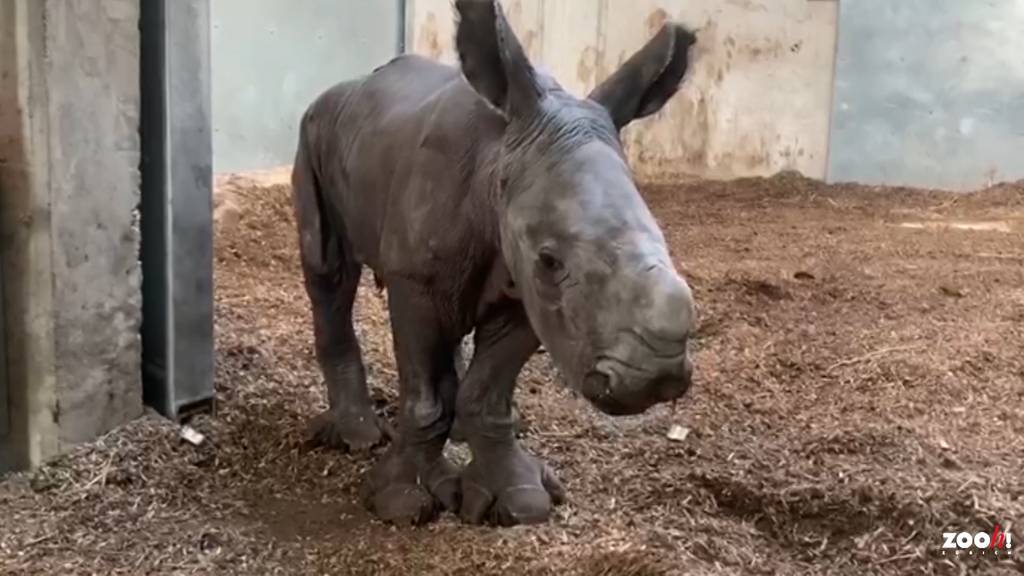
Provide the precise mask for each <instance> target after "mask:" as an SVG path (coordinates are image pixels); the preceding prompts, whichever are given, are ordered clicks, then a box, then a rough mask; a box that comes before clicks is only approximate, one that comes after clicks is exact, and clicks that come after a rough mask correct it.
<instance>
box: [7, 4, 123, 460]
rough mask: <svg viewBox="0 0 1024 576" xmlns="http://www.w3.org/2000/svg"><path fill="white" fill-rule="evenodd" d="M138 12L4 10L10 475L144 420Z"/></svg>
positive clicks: (66, 7) (116, 8)
mask: <svg viewBox="0 0 1024 576" xmlns="http://www.w3.org/2000/svg"><path fill="white" fill-rule="evenodd" d="M138 2H139V0H102V1H97V0H5V1H3V2H0V65H2V66H3V73H0V78H3V80H2V82H3V86H2V88H3V89H2V90H0V95H2V96H0V97H2V98H3V101H2V102H0V114H2V116H0V189H2V190H3V193H2V195H0V232H2V246H3V253H2V257H3V267H4V276H3V281H4V287H3V288H4V289H3V293H4V302H3V305H4V317H5V320H6V326H5V329H6V330H5V331H6V339H5V341H6V344H7V360H8V376H9V381H8V385H9V387H10V390H9V396H10V404H11V406H10V408H11V423H10V428H11V430H10V434H9V435H8V436H7V437H6V438H5V439H3V440H0V468H4V467H13V466H24V465H29V464H36V463H38V462H40V461H41V460H43V459H45V458H47V457H49V456H52V455H54V454H56V453H58V452H59V451H61V450H63V449H65V448H66V447H68V446H70V445H72V444H74V443H77V442H81V441H84V440H89V439H92V438H94V437H95V436H97V435H98V434H101V433H103V432H105V431H107V430H109V429H111V428H112V427H114V426H116V425H118V424H120V423H122V422H124V421H126V420H128V419H131V418H134V417H136V416H137V415H139V414H140V413H141V411H142V403H141V386H140V381H139V380H140V369H139V363H140V355H141V354H140V343H139V326H140V321H141V314H140V308H141V294H140V280H141V278H140V272H139V259H138V254H139V229H138V224H139V222H138V211H137V206H138V203H139V175H138V165H139V133H138V116H139V60H138V55H139V21H138V17H139V5H138Z"/></svg>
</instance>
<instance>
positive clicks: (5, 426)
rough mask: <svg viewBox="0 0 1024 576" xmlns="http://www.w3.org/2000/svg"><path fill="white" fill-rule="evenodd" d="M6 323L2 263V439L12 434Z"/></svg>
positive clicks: (0, 325)
mask: <svg viewBox="0 0 1024 576" xmlns="http://www.w3.org/2000/svg"><path fill="white" fill-rule="evenodd" d="M6 327H7V324H6V323H5V322H4V269H3V264H2V263H0V438H3V437H4V436H7V434H8V433H9V432H10V425H11V422H10V418H9V415H8V412H7V409H8V404H7V341H6V339H5V338H4V332H6V330H7V328H6Z"/></svg>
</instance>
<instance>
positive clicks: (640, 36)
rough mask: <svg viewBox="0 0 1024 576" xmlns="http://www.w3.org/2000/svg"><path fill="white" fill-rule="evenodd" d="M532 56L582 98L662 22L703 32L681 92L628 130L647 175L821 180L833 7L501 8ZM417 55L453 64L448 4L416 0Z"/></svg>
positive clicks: (725, 0)
mask: <svg viewBox="0 0 1024 576" xmlns="http://www.w3.org/2000/svg"><path fill="white" fill-rule="evenodd" d="M503 4H504V6H505V8H506V13H507V14H508V16H509V19H510V20H511V22H512V25H513V27H514V28H515V30H516V32H517V34H519V36H520V39H521V40H522V42H523V44H524V46H525V48H526V50H527V51H528V53H529V54H530V56H531V57H532V58H533V59H534V62H535V63H537V64H541V65H543V67H545V68H546V69H548V70H549V71H551V72H552V73H553V74H554V75H555V76H556V77H557V78H558V79H559V81H560V82H561V83H562V85H563V86H564V87H565V88H566V89H568V90H570V91H572V92H574V93H575V94H577V95H578V96H584V95H586V94H587V93H588V92H589V91H590V90H591V89H592V88H593V87H594V86H596V85H597V83H599V82H600V81H601V80H603V79H604V78H605V77H607V76H608V75H609V74H611V73H612V72H613V71H614V70H615V69H616V67H617V66H618V65H619V64H620V63H621V62H622V61H624V60H625V59H626V58H627V57H628V56H629V55H630V54H632V53H633V52H634V51H635V50H637V49H639V48H640V47H641V46H642V45H643V44H644V42H646V41H647V40H648V39H649V38H650V37H651V36H653V35H654V33H656V32H657V30H658V28H659V27H660V25H661V24H662V23H663V22H664V21H665V20H666V19H672V20H676V21H678V22H681V23H683V24H686V25H688V26H690V27H692V28H700V32H699V42H698V46H697V48H696V49H695V54H696V61H695V62H694V65H693V71H692V73H691V75H690V78H689V80H688V81H687V82H686V85H685V86H684V88H683V90H682V91H681V92H680V94H678V95H677V96H676V97H675V98H674V99H673V100H672V101H671V103H670V104H669V105H668V106H666V108H665V109H664V110H663V111H662V112H661V113H659V114H658V115H656V116H654V117H652V118H649V119H645V120H643V121H641V122H638V123H637V124H636V125H634V126H632V127H630V128H629V129H627V130H626V131H625V132H624V134H623V137H624V141H625V144H626V146H627V151H628V152H629V154H630V157H631V160H632V163H633V166H634V168H635V169H636V171H637V172H638V175H639V176H640V177H642V178H664V177H675V176H679V175H696V176H704V177H735V176H743V175H761V174H771V173H775V172H777V171H779V170H783V169H794V170H799V171H800V172H803V173H804V174H806V175H808V176H812V177H823V176H824V175H825V169H826V165H827V157H828V130H829V111H830V109H831V101H832V75H833V74H832V73H833V61H834V50H835V39H836V14H837V12H836V2H834V1H808V0H631V1H629V2H625V1H620V0H586V1H569V0H505V1H504V2H503ZM406 18H407V28H406V31H407V32H406V33H407V46H408V49H409V50H410V51H415V52H417V53H420V54H424V55H427V56H431V57H434V58H436V59H439V60H442V61H446V62H449V63H454V62H455V54H454V52H453V50H452V38H453V33H454V22H453V18H452V9H451V2H450V0H409V2H408V5H407V17H406Z"/></svg>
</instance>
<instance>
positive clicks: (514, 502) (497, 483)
mask: <svg viewBox="0 0 1024 576" xmlns="http://www.w3.org/2000/svg"><path fill="white" fill-rule="evenodd" d="M564 501H565V488H563V487H562V483H561V482H560V481H559V480H558V478H557V477H556V476H555V474H554V472H552V471H551V468H549V467H548V466H547V464H545V463H543V462H542V461H540V460H539V459H537V458H535V457H533V456H531V455H530V454H527V453H526V452H525V451H524V450H523V449H522V448H520V447H519V445H518V444H517V443H513V444H511V445H510V446H507V447H503V448H500V449H496V450H487V451H486V452H485V451H481V453H480V454H476V453H474V455H473V461H472V462H470V464H469V466H467V467H466V470H465V471H464V472H463V474H462V506H461V516H462V519H463V520H464V521H466V522H469V523H472V524H483V523H490V524H497V525H500V526H514V525H517V524H539V523H542V522H546V521H547V520H548V518H549V517H550V515H551V511H552V509H553V508H554V507H555V506H557V505H559V504H561V503H562V502H564Z"/></svg>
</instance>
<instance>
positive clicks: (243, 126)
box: [210, 0, 404, 173]
mask: <svg viewBox="0 0 1024 576" xmlns="http://www.w3.org/2000/svg"><path fill="white" fill-rule="evenodd" d="M210 9H211V14H210V18H211V23H212V24H211V25H212V31H211V42H212V74H213V76H212V78H213V85H212V86H213V154H214V171H215V172H217V173H223V172H238V171H246V170H261V169H266V168H272V167H275V166H281V165H286V164H291V162H292V159H293V157H294V155H295V146H296V139H297V138H298V122H299V119H300V118H301V116H302V112H303V111H304V110H305V108H306V106H308V105H309V104H310V102H312V100H313V99H314V98H315V97H316V96H317V94H319V93H320V92H321V91H322V90H324V89H326V88H328V87H330V86H332V85H333V84H335V83H337V82H339V81H341V80H344V79H346V78H351V77H354V76H358V75H361V74H364V73H367V72H369V71H371V70H372V69H373V68H375V67H377V66H379V65H381V64H384V63H386V62H387V61H388V60H390V59H391V58H392V57H394V56H395V55H396V54H397V53H398V51H399V50H400V47H401V44H400V40H401V35H400V34H399V31H400V29H401V27H402V18H401V17H402V15H403V10H404V8H403V2H402V1H401V0H302V1H301V2H282V1H281V0H213V1H212V2H211V3H210Z"/></svg>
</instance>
